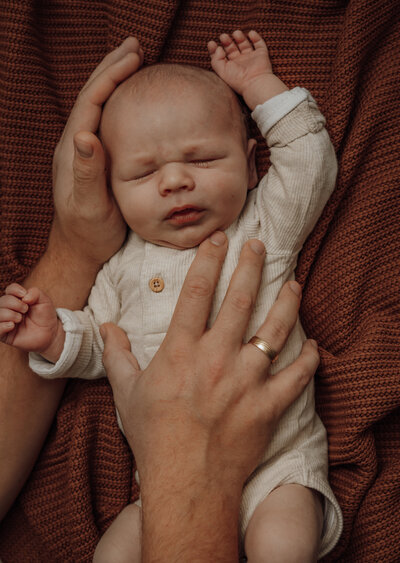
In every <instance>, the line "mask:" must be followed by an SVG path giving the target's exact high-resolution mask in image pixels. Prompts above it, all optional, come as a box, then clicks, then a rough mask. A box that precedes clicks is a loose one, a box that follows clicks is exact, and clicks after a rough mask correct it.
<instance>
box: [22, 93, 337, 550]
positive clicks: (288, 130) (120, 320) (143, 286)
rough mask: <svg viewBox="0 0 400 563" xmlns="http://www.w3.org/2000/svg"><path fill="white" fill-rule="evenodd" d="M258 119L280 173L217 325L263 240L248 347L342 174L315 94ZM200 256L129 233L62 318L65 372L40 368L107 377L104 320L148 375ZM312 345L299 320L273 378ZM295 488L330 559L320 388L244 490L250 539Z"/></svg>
mask: <svg viewBox="0 0 400 563" xmlns="http://www.w3.org/2000/svg"><path fill="white" fill-rule="evenodd" d="M252 117H253V118H254V119H255V120H256V122H257V124H258V127H259V129H260V131H261V133H262V134H263V135H264V137H265V138H266V141H267V143H268V146H269V148H270V153H271V156H270V159H271V166H270V168H269V170H268V173H267V174H266V175H265V176H264V178H262V180H261V181H260V183H259V185H258V187H257V188H255V189H254V190H252V191H250V192H249V195H248V197H247V201H246V204H245V207H244V208H243V210H242V212H241V214H240V216H239V217H238V218H237V220H236V221H235V222H234V223H233V224H232V225H230V227H229V228H228V229H227V230H226V234H227V236H228V238H229V249H228V255H227V257H226V260H225V262H224V265H223V268H222V273H221V277H220V281H219V283H218V287H217V290H216V293H215V298H214V303H213V308H212V311H211V315H210V318H209V324H210V325H212V323H213V322H214V320H215V318H216V315H217V313H218V311H219V308H220V306H221V304H222V301H223V298H224V295H225V292H226V289H227V287H228V284H229V281H230V279H231V277H232V274H233V272H234V269H235V267H236V265H237V263H238V258H239V254H240V251H241V249H242V246H243V244H244V243H245V241H247V240H248V239H250V238H258V239H260V240H262V241H263V242H264V244H265V247H266V260H265V265H264V270H263V278H262V284H261V288H260V291H259V294H258V298H257V301H256V304H255V308H254V311H253V315H252V318H251V320H250V323H249V326H248V329H247V332H246V336H245V338H246V339H249V338H250V337H251V336H253V335H254V334H255V333H256V331H257V329H258V328H259V326H260V325H261V324H262V323H263V321H264V320H265V317H266V314H267V312H268V310H269V309H270V307H271V305H272V304H273V303H274V301H275V299H276V297H277V295H278V292H279V290H280V288H281V287H282V284H283V283H284V282H286V281H287V280H289V279H293V278H294V270H295V267H296V263H297V257H298V253H299V251H300V250H301V248H302V245H303V243H304V241H305V239H306V237H307V236H308V234H309V233H310V232H311V230H312V229H313V227H314V225H315V223H316V221H317V219H318V217H319V215H320V214H321V211H322V209H323V207H324V206H325V204H326V202H327V200H328V198H329V196H330V195H331V193H332V191H333V189H334V186H335V180H336V173H337V163H336V157H335V152H334V149H333V146H332V144H331V141H330V139H329V136H328V133H327V131H326V129H325V127H324V125H325V120H324V118H323V116H322V115H321V113H320V112H319V110H318V108H317V104H316V102H315V101H314V99H313V98H312V96H311V95H310V94H309V92H307V90H304V89H302V88H294V89H293V90H290V91H288V92H285V93H283V94H280V95H279V96H276V97H275V98H273V99H272V100H269V101H267V102H266V103H265V104H263V105H260V106H257V108H256V109H255V110H254V112H253V114H252ZM196 251H197V248H191V249H188V250H175V249H171V248H166V247H161V246H156V245H154V244H152V243H149V242H147V241H145V240H143V239H141V238H140V237H138V236H137V235H136V234H135V233H134V232H130V234H129V236H128V239H127V242H126V243H125V245H124V246H123V247H122V248H121V250H120V251H119V252H118V253H117V254H115V255H114V256H113V257H112V258H111V259H110V260H109V261H108V262H107V263H106V264H105V265H104V267H103V269H102V270H101V271H100V272H99V274H98V276H97V280H96V283H95V285H94V287H93V289H92V291H91V294H90V297H89V301H88V306H87V307H86V308H85V309H84V311H75V312H71V311H67V310H65V309H61V310H58V314H59V317H60V318H61V320H62V322H63V324H64V329H65V331H66V343H65V346H64V350H63V353H62V355H61V357H60V359H59V361H58V362H57V364H50V363H48V362H46V361H45V360H43V358H41V357H38V356H37V355H36V354H31V355H30V356H31V357H30V365H31V367H32V369H33V370H34V371H35V372H36V373H39V374H40V375H42V376H43V377H48V378H54V377H82V378H85V379H94V378H98V377H104V376H105V372H104V368H103V365H102V351H103V342H102V339H101V337H100V334H99V326H100V325H101V324H102V323H105V322H113V323H116V324H118V325H119V326H120V327H121V328H122V329H123V330H124V331H125V332H126V333H127V335H128V337H129V340H130V342H131V346H132V352H133V353H134V355H135V356H136V358H137V360H138V362H139V365H140V366H141V368H145V367H146V366H147V365H148V363H149V362H150V360H151V359H152V357H153V356H154V354H155V353H156V351H157V350H158V348H159V346H160V344H161V342H162V340H163V338H164V336H165V333H166V331H167V329H168V326H169V323H170V320H171V317H172V313H173V311H174V307H175V304H176V302H177V299H178V296H179V293H180V290H181V288H182V284H183V281H184V279H185V276H186V273H187V271H188V269H189V267H190V265H191V263H192V260H193V258H194V256H195V254H196ZM304 340H305V335H304V333H303V330H302V328H301V325H300V322H298V323H297V325H296V327H295V329H294V330H293V332H292V334H291V336H290V338H289V339H288V342H287V344H286V346H285V348H284V349H283V350H282V352H281V353H280V355H279V359H278V361H277V362H276V363H275V364H274V366H273V369H272V373H273V372H276V371H278V370H280V369H282V368H283V367H284V366H287V365H288V364H290V363H291V362H292V361H294V360H295V359H296V358H297V357H298V355H299V353H300V350H301V347H302V344H303V342H304ZM238 447H240V445H238ZM288 483H297V484H302V485H304V486H306V487H309V488H312V489H315V490H317V491H319V492H320V493H321V494H322V495H323V497H324V499H325V502H324V530H323V537H322V542H321V546H320V552H319V555H318V557H319V558H320V557H323V556H324V555H325V554H326V553H328V552H329V551H330V550H331V549H332V548H333V547H334V545H335V544H336V542H337V541H338V539H339V537H340V534H341V530H342V515H341V511H340V508H339V505H338V503H337V501H336V499H335V497H334V495H333V492H332V490H331V488H330V486H329V483H328V452H327V439H326V432H325V429H324V427H323V425H322V423H321V421H320V419H319V417H318V416H317V414H316V413H315V409H314V383H313V382H311V383H310V384H309V385H308V387H307V389H306V390H305V391H304V393H303V394H302V395H301V396H300V398H299V399H298V400H297V401H296V402H295V403H294V404H293V405H292V406H291V407H290V408H289V409H288V411H287V412H286V413H285V415H284V416H283V418H282V420H281V421H280V423H279V426H278V428H277V430H276V432H275V434H274V436H273V439H272V441H271V443H270V444H269V446H268V448H267V450H266V452H265V455H264V458H263V461H262V463H261V464H260V465H259V467H258V468H257V469H256V470H255V471H254V473H253V474H252V475H251V476H250V477H249V479H248V481H247V483H246V485H245V487H244V490H243V498H242V505H241V522H240V525H241V532H242V535H244V532H245V530H246V527H247V525H248V522H249V520H250V517H251V515H252V514H253V512H254V510H255V508H256V506H257V505H258V504H259V503H260V502H261V501H262V500H263V499H264V498H265V497H266V496H267V495H268V494H269V493H270V492H271V491H272V490H273V489H275V488H276V487H278V486H279V485H282V484H288Z"/></svg>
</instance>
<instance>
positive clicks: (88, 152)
mask: <svg viewBox="0 0 400 563" xmlns="http://www.w3.org/2000/svg"><path fill="white" fill-rule="evenodd" d="M75 146H76V150H77V151H78V154H79V156H81V157H82V158H90V157H91V156H93V147H92V145H89V144H87V143H84V142H82V141H80V140H79V141H77V140H76V141H75Z"/></svg>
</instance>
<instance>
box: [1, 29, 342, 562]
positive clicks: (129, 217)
mask: <svg viewBox="0 0 400 563" xmlns="http://www.w3.org/2000/svg"><path fill="white" fill-rule="evenodd" d="M220 41H221V44H220V45H217V44H216V43H215V42H214V41H211V42H210V43H209V44H208V49H209V53H210V56H211V65H212V68H213V70H214V71H215V72H214V73H213V72H210V71H206V70H203V69H199V68H195V67H190V66H186V65H167V64H166V65H163V64H161V65H155V66H151V67H146V68H143V69H141V70H139V71H138V72H137V73H136V74H134V75H133V76H131V77H130V78H129V79H127V80H126V81H125V82H124V83H122V84H121V85H120V86H119V87H118V88H117V89H116V90H115V92H114V93H113V95H112V96H111V98H110V99H109V101H108V102H107V104H106V105H105V108H104V111H103V117H102V121H101V126H100V135H101V139H102V142H103V145H104V148H105V151H106V154H107V159H108V170H109V179H110V184H111V186H112V190H113V194H114V197H115V200H116V201H117V203H118V206H119V208H120V210H121V213H122V215H123V217H124V219H125V221H126V223H127V224H128V226H129V228H130V231H129V235H128V238H127V241H126V243H125V245H124V246H123V247H122V248H121V250H120V251H119V252H118V253H117V254H116V255H115V256H113V257H112V258H111V259H110V260H109V262H107V263H106V264H105V265H104V267H103V269H102V270H101V271H100V273H99V274H98V277H97V280H96V283H95V286H94V287H93V289H92V292H91V295H90V297H89V301H88V306H87V307H86V308H85V309H84V311H76V312H71V311H67V310H65V309H58V310H57V311H56V310H55V308H54V306H53V305H52V303H51V301H50V299H49V298H48V297H47V296H46V295H44V294H43V292H41V291H40V290H39V289H37V288H32V289H30V290H29V291H26V290H25V289H24V288H22V287H21V286H19V285H17V284H12V285H11V286H9V287H8V288H7V290H6V295H4V296H3V297H1V298H0V307H1V308H0V337H1V339H2V341H4V342H6V343H8V344H11V345H13V346H16V347H18V348H21V349H23V350H28V351H30V352H31V354H30V365H31V367H32V369H33V370H34V371H35V372H37V373H39V374H40V375H42V376H43V377H47V378H54V377H84V378H87V379H94V378H98V377H104V376H105V373H104V368H103V366H102V346H103V344H102V339H101V337H100V334H99V326H100V325H101V324H102V323H104V322H114V323H116V324H118V325H119V326H120V327H121V328H123V329H124V330H125V332H126V333H127V334H128V337H129V339H130V341H131V345H132V351H133V353H134V354H135V355H136V357H137V359H138V362H139V365H140V366H141V368H145V367H146V365H147V364H148V363H149V361H150V360H151V358H152V357H153V355H154V354H155V352H156V351H157V349H158V347H159V346H160V344H161V342H162V340H163V338H164V335H165V333H166V331H167V329H168V325H169V322H170V319H171V316H172V313H173V310H174V307H175V304H176V301H177V298H178V295H179V292H180V290H181V287H182V284H183V280H184V278H185V275H186V273H187V270H188V268H189V266H190V264H191V262H192V260H193V258H194V256H195V253H196V248H197V246H198V245H199V244H200V243H201V242H202V241H203V240H204V239H206V238H207V237H209V236H210V234H212V233H213V232H214V231H216V230H223V231H225V232H226V234H227V236H228V239H229V250H228V256H227V258H226V260H225V263H224V266H223V270H222V274H221V278H220V281H219V285H218V287H217V291H216V295H215V299H214V304H213V310H212V313H211V315H210V319H209V324H210V325H211V324H212V323H213V321H214V320H215V318H216V313H217V311H218V310H219V307H220V305H221V303H222V300H223V297H224V295H225V291H226V288H227V285H228V284H229V280H230V278H231V276H232V273H233V271H234V268H235V266H236V264H237V260H238V257H239V254H240V250H241V248H242V246H243V244H244V242H245V241H246V240H248V239H250V238H258V239H260V240H262V241H263V242H264V244H265V247H266V260H265V266H264V271H263V282H262V287H261V288H260V292H259V295H258V298H257V301H256V304H255V308H254V312H253V316H252V319H251V321H250V323H249V326H248V330H247V339H249V338H250V337H251V336H253V335H254V334H255V333H256V331H257V329H258V327H259V326H260V325H261V323H262V322H263V320H264V319H265V316H266V313H267V311H268V310H269V308H270V307H271V305H272V303H273V302H274V300H275V298H276V296H277V294H278V291H279V289H280V288H281V286H282V284H283V283H284V282H285V281H287V280H288V279H293V278H294V269H295V266H296V262H297V256H298V253H299V251H300V249H301V248H302V245H303V242H304V240H305V239H306V237H307V236H308V234H309V233H310V231H311V230H312V228H313V226H314V225H315V223H316V221H317V219H318V217H319V215H320V213H321V211H322V209H323V207H324V205H325V203H326V202H327V200H328V198H329V196H330V194H331V193H332V191H333V189H334V185H335V179H336V171H337V164H336V158H335V153H334V149H333V147H332V144H331V142H330V140H329V137H328V134H327V131H326V130H325V128H324V124H325V121H324V118H323V116H322V115H321V113H320V112H319V110H318V108H317V104H316V103H315V101H314V100H313V98H312V97H311V95H310V94H309V92H307V90H304V89H302V88H299V87H297V88H294V89H293V90H288V88H287V87H286V86H285V84H284V83H283V82H282V81H281V80H280V79H279V78H278V77H277V76H275V75H274V74H273V72H272V67H271V62H270V59H269V56H268V50H267V47H266V45H265V42H264V41H263V39H262V38H261V37H260V35H259V34H258V33H257V32H255V31H251V32H249V34H248V35H247V36H246V35H245V34H244V33H243V32H241V31H235V32H234V33H233V35H232V36H229V35H227V34H223V35H221V37H220ZM233 91H235V92H236V93H238V94H240V95H241V96H242V97H243V100H244V101H245V103H246V104H247V106H248V107H249V108H250V110H252V117H253V119H254V120H255V121H256V123H257V125H258V127H259V129H260V131H261V133H262V134H263V136H264V137H265V138H266V141H267V144H268V146H269V148H270V152H271V166H270V168H269V171H268V173H267V175H266V176H265V177H264V178H262V180H261V181H260V182H259V184H258V186H257V181H258V180H257V171H256V166H255V149H256V141H255V140H254V139H249V138H248V134H247V129H246V123H245V121H246V120H245V117H244V115H243V113H242V111H241V108H240V104H239V102H238V99H237V97H236V95H235V93H234V92H233ZM304 340H305V336H304V333H303V331H302V328H301V326H300V323H299V322H298V323H297V326H296V328H295V330H294V331H293V333H292V335H291V337H290V338H289V340H288V342H287V344H286V346H285V348H284V350H283V351H282V353H281V354H280V357H279V359H278V360H277V361H276V363H275V364H274V366H273V369H272V370H271V374H273V373H274V372H276V371H278V370H279V369H282V368H283V367H284V366H285V365H288V364H289V363H291V362H292V361H293V360H294V359H295V358H296V357H297V356H298V355H299V353H300V349H301V346H302V343H303V342H304ZM327 473H328V460H327V441H326V433H325V430H324V427H323V425H322V423H321V421H320V419H319V418H318V416H317V415H316V413H315V411H314V390H313V384H312V383H311V384H310V385H309V386H308V388H307V389H306V391H305V392H304V393H303V395H302V396H301V397H300V398H299V399H298V400H297V401H296V402H295V403H294V404H293V405H292V407H290V409H288V411H287V412H286V414H285V415H284V417H283V419H282V420H281V422H280V423H279V426H278V427H277V429H276V432H275V434H274V437H273V439H272V441H271V443H270V444H269V446H268V448H267V451H266V452H265V455H264V457H263V460H262V463H261V464H260V465H259V467H258V468H257V469H256V470H255V471H254V473H253V474H252V475H251V476H250V477H249V479H248V480H247V482H246V484H245V486H244V489H243V498H242V505H241V512H240V532H241V538H242V546H243V549H244V552H245V554H246V557H247V559H248V561H251V562H258V561H262V562H264V561H268V562H271V561H272V562H274V561H277V562H279V563H282V562H285V563H286V562H292V561H293V562H295V561H296V562H303V561H304V562H308V561H315V560H316V559H317V557H318V558H320V557H322V556H324V555H325V554H326V553H328V552H329V551H330V550H331V549H332V548H333V547H334V545H335V544H336V542H337V540H338V538H339V536H340V533H341V527H342V516H341V512H340V508H339V506H338V503H337V501H336V499H335V497H334V495H333V493H332V491H331V488H330V486H329V483H328V479H327ZM138 504H140V503H138ZM138 504H134V505H129V506H127V507H126V508H125V509H124V510H123V511H122V512H121V513H120V515H119V516H118V517H117V518H116V520H115V521H114V522H113V524H112V525H111V526H110V528H109V530H108V531H107V532H106V533H105V535H104V536H103V538H102V539H101V541H100V543H99V545H98V546H97V549H96V553H95V561H97V562H100V563H101V562H103V561H140V532H139V530H140V508H139V506H138ZM129 530H130V531H129ZM134 530H136V535H135V536H134V535H133V534H134ZM134 537H136V538H137V541H133V538H134Z"/></svg>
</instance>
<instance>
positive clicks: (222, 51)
mask: <svg viewBox="0 0 400 563" xmlns="http://www.w3.org/2000/svg"><path fill="white" fill-rule="evenodd" d="M220 42H221V45H217V43H216V42H215V41H210V42H209V43H208V52H209V53H210V56H211V66H212V68H213V69H214V71H215V72H216V74H218V76H219V77H220V78H222V80H224V81H225V82H226V83H227V84H228V85H229V86H230V87H231V88H232V89H233V90H235V92H237V93H238V94H240V95H242V96H243V98H244V100H245V102H246V104H247V105H248V106H249V108H250V109H251V110H253V109H255V107H256V106H257V105H258V104H262V103H264V102H265V101H266V100H268V99H270V98H272V97H273V96H276V95H277V94H280V93H281V92H284V91H285V90H287V89H288V88H287V86H286V85H285V84H284V83H283V82H282V81H281V80H280V79H279V78H278V77H277V76H275V74H274V73H273V71H272V65H271V61H270V58H269V55H268V49H267V46H266V44H265V41H264V40H263V39H262V37H261V36H260V35H259V34H258V33H257V32H256V31H249V33H248V36H247V37H246V35H245V34H244V33H243V31H239V30H237V31H234V32H233V33H232V37H230V36H229V35H228V34H227V33H223V34H222V35H220Z"/></svg>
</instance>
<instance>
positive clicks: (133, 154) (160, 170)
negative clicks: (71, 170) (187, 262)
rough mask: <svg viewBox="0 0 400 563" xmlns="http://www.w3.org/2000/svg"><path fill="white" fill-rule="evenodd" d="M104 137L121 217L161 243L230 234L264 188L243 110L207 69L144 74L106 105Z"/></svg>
mask: <svg viewBox="0 0 400 563" xmlns="http://www.w3.org/2000/svg"><path fill="white" fill-rule="evenodd" d="M100 136H101V139H102V142H103V145H104V148H105V151H106V154H107V160H108V169H109V178H110V183H111V186H112V190H113V193H114V196H115V199H116V201H117V203H118V205H119V207H120V210H121V213H122V215H123V216H124V218H125V221H126V222H127V224H128V226H129V227H130V228H131V229H132V230H133V231H135V232H136V233H137V234H138V235H139V236H141V237H142V238H143V239H145V240H148V241H150V242H152V243H154V244H158V245H162V246H168V247H170V248H179V249H183V248H191V247H194V246H197V245H198V244H200V243H201V242H202V241H203V240H204V239H206V238H207V237H208V236H209V235H210V234H211V233H212V232H214V231H215V230H225V229H226V228H227V227H228V226H229V225H230V224H231V223H232V222H233V221H234V220H235V219H236V218H237V217H238V215H239V214H240V211H241V210H242V208H243V205H244V203H245V200H246V195H247V191H248V190H249V189H251V188H253V187H254V186H255V184H256V182H257V174H256V169H255V161H254V152H255V144H256V143H255V141H254V139H248V137H247V131H246V125H245V118H244V115H243V112H242V110H241V108H240V104H239V102H238V100H237V98H236V96H235V94H234V93H233V92H232V90H231V89H230V88H229V87H228V86H227V85H226V84H225V83H224V82H223V81H222V80H221V79H220V78H218V77H217V76H216V75H215V74H214V73H212V72H209V71H207V70H203V69H200V68H196V67H190V66H187V65H175V64H174V65H172V64H171V65H170V64H162V65H155V66H149V67H145V68H143V69H141V70H140V71H138V72H137V73H136V74H134V75H132V76H131V77H130V78H128V79H127V80H126V81H125V82H123V83H122V84H121V85H120V86H119V87H118V88H117V89H116V90H115V92H114V93H113V95H112V96H111V98H110V99H109V101H108V102H107V104H106V105H105V107H104V110H103V116H102V120H101V126H100Z"/></svg>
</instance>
